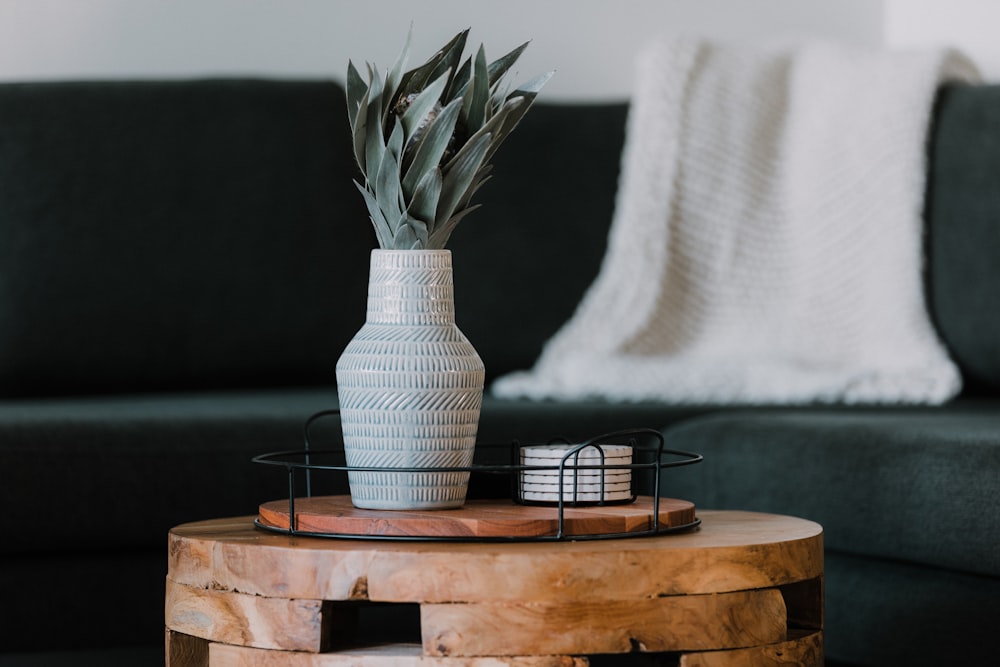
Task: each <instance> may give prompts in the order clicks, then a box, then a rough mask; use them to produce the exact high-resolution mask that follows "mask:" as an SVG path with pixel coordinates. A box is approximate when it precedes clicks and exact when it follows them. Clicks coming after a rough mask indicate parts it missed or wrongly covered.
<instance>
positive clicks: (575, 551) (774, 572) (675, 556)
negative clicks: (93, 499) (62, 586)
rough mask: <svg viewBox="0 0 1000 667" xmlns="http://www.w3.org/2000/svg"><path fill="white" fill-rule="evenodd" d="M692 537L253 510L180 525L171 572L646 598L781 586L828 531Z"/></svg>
mask: <svg viewBox="0 0 1000 667" xmlns="http://www.w3.org/2000/svg"><path fill="white" fill-rule="evenodd" d="M699 517H700V518H701V519H702V526H701V528H700V529H698V530H696V531H694V532H690V533H684V534H677V535H667V536H662V537H652V538H650V537H643V538H636V539H628V540H604V541H582V542H560V543H536V544H532V543H478V544H473V543H447V544H445V543H414V542H384V541H361V540H323V539H318V538H289V537H287V536H284V535H277V534H270V533H266V532H264V531H261V530H259V529H255V528H254V527H253V524H252V518H250V517H243V518H238V519H227V520H217V521H206V522H198V523H192V524H186V525H183V526H179V527H177V528H175V529H174V530H173V531H171V534H170V548H169V560H168V566H169V572H170V578H171V579H173V580H174V581H176V582H179V583H184V584H187V585H191V586H195V587H200V588H219V589H225V590H238V591H242V592H244V593H247V594H253V595H260V596H265V597H288V598H307V599H325V600H352V599H353V600H357V599H371V600H378V601H386V602H420V603H423V602H488V601H494V602H501V601H511V602H529V601H539V602H544V601H547V600H554V599H559V598H561V597H566V598H573V597H574V596H578V597H586V598H588V599H643V598H648V597H650V596H657V595H683V594H688V593H715V592H727V591H736V590H746V589H754V588H767V587H772V586H779V585H784V584H789V583H794V582H798V581H804V580H808V579H814V578H816V577H819V576H821V575H822V574H823V540H822V528H821V527H820V526H818V525H817V524H815V523H812V522H810V521H804V520H801V519H795V518H792V517H781V516H775V515H768V514H757V513H752V512H712V511H699Z"/></svg>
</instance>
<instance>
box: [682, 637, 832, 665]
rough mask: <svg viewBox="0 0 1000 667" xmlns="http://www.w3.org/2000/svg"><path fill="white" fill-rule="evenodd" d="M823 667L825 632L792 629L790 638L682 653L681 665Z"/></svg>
mask: <svg viewBox="0 0 1000 667" xmlns="http://www.w3.org/2000/svg"><path fill="white" fill-rule="evenodd" d="M747 665H753V666H754V667H792V666H793V665H794V666H795V667H823V633H822V632H819V631H799V632H794V633H790V636H789V638H788V640H787V641H784V642H779V643H777V644H770V645H767V646H755V647H751V648H744V649H737V650H734V651H708V652H704V653H689V654H686V655H683V656H681V659H680V667H746V666H747Z"/></svg>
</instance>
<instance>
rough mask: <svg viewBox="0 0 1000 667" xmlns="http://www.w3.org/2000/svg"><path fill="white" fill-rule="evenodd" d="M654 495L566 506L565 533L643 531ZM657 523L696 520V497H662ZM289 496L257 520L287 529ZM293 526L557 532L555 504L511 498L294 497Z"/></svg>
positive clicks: (479, 533)
mask: <svg viewBox="0 0 1000 667" xmlns="http://www.w3.org/2000/svg"><path fill="white" fill-rule="evenodd" d="M653 508H654V505H653V498H652V497H648V496H640V497H639V498H638V499H636V501H635V502H634V503H629V504H627V505H607V506H591V507H569V506H567V507H565V508H564V510H563V513H564V520H563V523H564V525H563V536H564V537H572V536H574V535H579V536H584V535H602V534H627V533H642V532H648V531H651V530H652V529H653ZM659 509H660V520H659V528H660V529H661V530H663V529H667V530H669V529H678V528H682V527H685V526H690V525H693V524H694V523H695V522H696V517H695V507H694V503H691V502H689V501H687V500H677V499H673V498H661V499H660V508H659ZM288 515H289V503H288V500H287V499H286V500H274V501H271V502H267V503H264V504H262V505H261V506H260V508H259V514H258V516H257V522H258V524H259V525H261V526H263V527H265V528H276V529H280V530H288V525H289V522H288ZM295 530H296V531H302V532H313V533H322V534H333V535H342V536H345V537H407V538H413V537H423V538H429V539H433V538H462V537H465V538H470V539H478V538H523V539H530V538H535V537H547V536H556V535H558V533H559V513H558V509H557V507H555V506H552V507H535V506H525V505H517V504H515V503H514V502H512V501H510V500H506V499H503V500H469V501H467V502H466V503H465V506H464V507H462V508H460V509H452V510H422V511H421V510H414V511H409V510H393V511H381V510H363V509H358V508H356V507H354V505H352V504H351V497H350V496H317V497H311V498H296V499H295Z"/></svg>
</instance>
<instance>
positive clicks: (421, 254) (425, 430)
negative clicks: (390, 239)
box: [337, 250, 485, 510]
mask: <svg viewBox="0 0 1000 667" xmlns="http://www.w3.org/2000/svg"><path fill="white" fill-rule="evenodd" d="M370 270H371V273H370V275H369V281H368V314H367V318H366V321H365V324H364V326H363V327H362V328H361V330H360V331H358V333H357V334H356V335H355V336H354V338H353V340H351V342H350V343H349V344H348V346H347V348H346V349H345V350H344V353H343V355H342V356H341V357H340V360H339V361H338V362H337V392H338V395H339V399H340V417H341V424H342V429H343V435H344V450H345V453H346V456H347V465H348V467H362V468H452V467H468V466H469V465H471V464H472V457H473V450H474V448H475V443H476V433H477V431H478V428H479V412H480V409H481V407H482V402H483V382H484V380H485V372H484V367H483V361H482V359H480V358H479V355H478V354H477V353H476V350H475V348H474V347H473V346H472V344H471V343H470V342H469V340H468V339H467V338H466V337H465V336H464V335H463V334H462V332H461V331H459V329H458V327H457V326H456V325H455V299H454V292H453V283H452V268H451V251H450V250H373V251H372V255H371V267H370ZM348 481H349V483H350V487H351V501H352V502H353V503H354V505H355V506H357V507H360V508H365V509H381V510H405V509H448V508H455V507H461V506H462V504H463V503H464V502H465V496H466V491H467V489H468V485H469V473H468V472H426V473H425V472H385V471H362V470H351V471H348Z"/></svg>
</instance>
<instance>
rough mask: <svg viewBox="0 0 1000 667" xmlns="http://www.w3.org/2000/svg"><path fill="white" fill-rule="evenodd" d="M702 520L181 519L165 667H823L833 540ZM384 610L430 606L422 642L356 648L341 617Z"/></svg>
mask: <svg viewBox="0 0 1000 667" xmlns="http://www.w3.org/2000/svg"><path fill="white" fill-rule="evenodd" d="M482 509H484V510H485V509H486V508H482ZM594 509H597V510H603V509H607V508H594ZM380 514H384V513H380ZM698 515H699V518H700V519H701V520H702V523H701V526H700V528H698V529H697V530H694V531H688V532H684V533H677V534H670V535H659V536H652V537H649V536H646V537H636V538H631V539H625V538H619V539H612V540H579V541H573V540H566V541H559V542H523V541H509V542H478V543H470V542H424V541H399V540H391V539H390V540H356V539H353V540H344V539H322V538H316V537H299V536H289V535H283V534H279V533H274V532H269V531H264V530H261V529H258V528H255V527H254V526H253V517H237V518H233V519H218V520H212V521H203V522H197V523H190V524H185V525H182V526H178V527H177V528H175V529H174V530H172V531H171V532H170V536H169V552H168V575H167V590H166V612H165V613H166V616H165V618H166V625H167V635H166V636H167V662H168V664H169V665H170V667H180V666H182V665H183V666H185V667H204V666H206V665H209V664H211V665H213V666H215V665H222V666H223V667H226V666H230V667H270V666H272V665H286V664H287V665H291V666H293V667H294V666H295V665H301V666H303V667H326V666H329V667H338V666H342V665H355V666H356V667H384V666H385V665H401V666H402V667H408V666H411V665H412V666H417V665H419V666H426V665H440V666H442V667H495V666H497V665H511V666H513V667H585V666H586V665H588V664H589V662H588V658H587V657H586V656H587V655H598V654H603V655H611V654H619V653H634V652H640V653H662V654H663V655H667V656H673V657H672V658H671V659H672V660H675V661H677V660H680V663H679V664H680V665H684V666H685V667H732V666H735V665H742V664H753V665H766V666H772V665H773V666H775V667H778V666H780V665H790V664H802V665H810V666H812V665H815V666H816V667H819V665H821V664H822V656H823V647H822V622H823V539H822V537H823V533H822V528H821V527H820V526H819V525H817V524H815V523H812V522H810V521H805V520H802V519H796V518H793V517H785V516H778V515H769V514H759V513H753V512H728V511H707V510H699V512H698ZM482 520H483V521H489V520H490V519H482ZM372 603H409V604H414V603H415V604H416V605H418V606H419V619H420V621H419V629H418V630H417V633H416V634H414V635H413V637H414V638H416V637H417V636H420V638H421V644H419V645H418V644H392V645H386V646H378V647H372V646H366V645H358V644H357V643H356V642H355V643H352V642H351V641H350V640H351V639H352V638H354V639H356V636H355V635H354V634H353V631H352V630H351V629H350V627H351V623H350V622H347V623H345V622H344V621H345V620H346V619H349V618H351V617H352V615H353V614H354V613H356V612H357V610H358V609H360V608H362V607H363V606H364V605H371V604H372ZM359 605H360V606H359ZM376 606H377V605H376ZM803 625H805V627H802V626H803ZM345 640H347V641H346V642H345ZM334 649H335V650H334ZM331 651H332V652H331ZM673 664H677V663H676V662H675V663H673Z"/></svg>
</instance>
